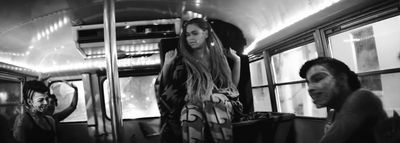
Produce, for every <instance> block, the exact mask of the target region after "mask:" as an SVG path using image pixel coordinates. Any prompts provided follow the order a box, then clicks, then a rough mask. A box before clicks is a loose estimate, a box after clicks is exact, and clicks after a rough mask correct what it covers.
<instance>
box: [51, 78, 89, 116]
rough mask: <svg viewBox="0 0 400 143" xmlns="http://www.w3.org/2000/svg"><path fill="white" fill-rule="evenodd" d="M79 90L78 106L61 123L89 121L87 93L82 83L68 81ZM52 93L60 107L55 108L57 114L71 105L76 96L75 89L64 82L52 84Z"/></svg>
mask: <svg viewBox="0 0 400 143" xmlns="http://www.w3.org/2000/svg"><path fill="white" fill-rule="evenodd" d="M68 83H70V84H73V85H74V86H76V87H77V88H78V104H77V106H76V109H75V110H74V112H72V113H71V115H69V116H68V117H67V118H65V119H64V120H62V121H61V122H78V121H87V114H86V102H85V93H84V92H85V91H84V89H83V82H82V81H68ZM50 93H53V94H54V95H56V97H57V103H58V105H57V106H56V108H55V112H54V113H57V112H60V111H62V110H64V109H65V108H67V107H68V106H70V105H71V102H72V98H73V96H74V89H73V88H71V87H70V86H69V85H67V84H65V83H64V82H56V83H53V84H51V86H50Z"/></svg>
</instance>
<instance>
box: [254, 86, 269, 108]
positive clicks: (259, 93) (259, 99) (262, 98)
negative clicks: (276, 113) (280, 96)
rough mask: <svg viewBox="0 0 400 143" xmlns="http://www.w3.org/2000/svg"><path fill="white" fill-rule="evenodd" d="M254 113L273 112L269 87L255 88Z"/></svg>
mask: <svg viewBox="0 0 400 143" xmlns="http://www.w3.org/2000/svg"><path fill="white" fill-rule="evenodd" d="M253 101H254V111H256V112H257V111H260V112H265V111H272V108H271V98H270V96H269V91H268V87H262V88H253Z"/></svg>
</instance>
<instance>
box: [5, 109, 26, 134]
mask: <svg viewBox="0 0 400 143" xmlns="http://www.w3.org/2000/svg"><path fill="white" fill-rule="evenodd" d="M21 109H22V107H21V106H19V105H18V106H0V121H1V123H0V124H1V125H7V127H8V129H9V130H10V131H11V129H12V128H13V125H14V121H15V118H16V117H17V116H18V115H19V114H22V113H21ZM2 127H6V126H2Z"/></svg>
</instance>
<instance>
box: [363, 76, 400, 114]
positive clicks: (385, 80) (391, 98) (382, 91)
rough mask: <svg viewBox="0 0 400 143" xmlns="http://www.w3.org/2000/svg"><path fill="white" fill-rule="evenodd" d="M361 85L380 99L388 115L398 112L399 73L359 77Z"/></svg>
mask: <svg viewBox="0 0 400 143" xmlns="http://www.w3.org/2000/svg"><path fill="white" fill-rule="evenodd" d="M360 79H361V86H362V87H363V88H367V89H369V90H371V91H372V92H374V93H375V94H376V95H378V97H379V98H380V99H381V100H382V102H383V106H384V108H385V110H386V112H387V114H388V115H392V114H393V111H394V110H395V111H397V112H398V113H400V102H399V101H400V96H399V95H400V94H399V93H400V88H399V81H400V73H392V74H382V75H371V76H363V77H360Z"/></svg>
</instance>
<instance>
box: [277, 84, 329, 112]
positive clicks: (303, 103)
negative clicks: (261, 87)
mask: <svg viewBox="0 0 400 143" xmlns="http://www.w3.org/2000/svg"><path fill="white" fill-rule="evenodd" d="M276 94H277V101H278V103H277V104H278V111H279V112H287V113H295V114H296V115H298V116H312V117H326V108H321V109H317V108H316V106H315V105H314V103H313V102H312V99H311V97H310V96H309V94H308V91H307V85H306V83H300V84H290V85H281V86H277V88H276Z"/></svg>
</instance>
